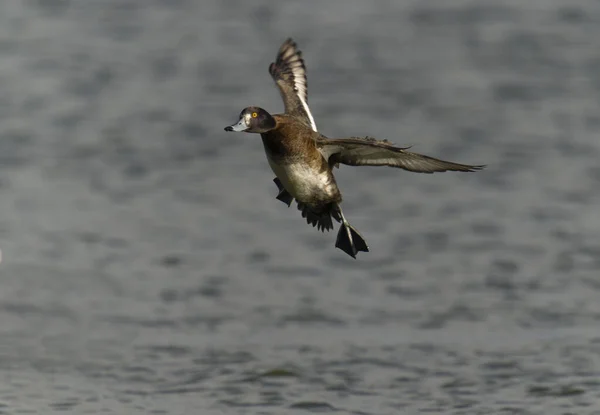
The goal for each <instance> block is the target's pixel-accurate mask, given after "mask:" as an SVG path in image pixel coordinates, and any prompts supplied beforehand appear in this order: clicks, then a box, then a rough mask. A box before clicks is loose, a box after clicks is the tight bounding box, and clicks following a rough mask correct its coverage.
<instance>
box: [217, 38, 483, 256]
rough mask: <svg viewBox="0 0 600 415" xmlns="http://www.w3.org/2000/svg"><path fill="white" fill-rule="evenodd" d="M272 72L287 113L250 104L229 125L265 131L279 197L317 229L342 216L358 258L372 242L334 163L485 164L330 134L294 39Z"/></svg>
mask: <svg viewBox="0 0 600 415" xmlns="http://www.w3.org/2000/svg"><path fill="white" fill-rule="evenodd" d="M269 73H270V74H271V76H272V77H273V80H274V81H275V84H276V85H277V87H278V88H279V92H280V93H281V97H282V99H283V104H284V107H285V113H284V114H275V115H271V114H269V113H268V112H267V111H265V110H264V109H262V108H259V107H247V108H245V109H244V110H243V111H242V113H241V114H240V117H239V120H238V122H237V123H236V124H233V125H231V126H228V127H225V130H226V131H244V132H249V133H258V134H260V135H261V138H262V142H263V145H264V148H265V154H266V156H267V161H268V162H269V165H270V166H271V169H272V170H273V172H274V173H275V175H276V178H275V179H274V180H273V181H274V182H275V184H276V185H277V188H278V190H279V194H278V195H277V199H279V200H281V201H282V202H283V203H285V204H286V205H288V206H289V205H290V204H291V203H292V201H293V200H294V199H295V200H296V202H297V204H298V209H299V210H300V211H301V212H302V216H303V217H304V218H306V220H307V222H308V223H309V224H311V225H313V226H315V227H317V229H320V230H323V231H324V230H330V229H333V222H332V219H335V220H336V221H338V222H341V226H340V230H339V232H338V236H337V240H336V245H335V246H336V247H337V248H340V249H342V250H343V251H344V252H346V253H347V254H348V255H350V256H352V257H353V258H356V254H357V253H358V252H359V251H363V252H368V251H369V248H368V246H367V244H366V242H365V241H364V239H363V238H362V236H361V235H360V234H359V233H358V231H357V230H356V229H354V228H353V227H352V226H351V225H350V224H349V223H348V221H347V220H346V218H345V217H344V214H343V213H342V209H341V208H340V203H341V202H342V195H341V193H340V190H339V188H338V186H337V183H336V181H335V177H334V176H333V171H332V168H333V167H334V166H339V164H346V165H349V166H389V167H396V168H400V169H404V170H407V171H411V172H416V173H435V172H445V171H460V172H474V171H477V170H481V169H482V168H484V167H485V166H482V165H468V164H460V163H454V162H450V161H444V160H440V159H436V158H433V157H429V156H425V155H422V154H418V153H413V152H410V151H407V150H408V148H409V147H395V146H394V145H393V144H392V143H390V142H389V141H387V140H377V139H375V138H372V137H365V138H358V137H350V138H336V139H329V138H327V137H325V136H324V135H322V134H320V133H319V132H318V131H317V126H316V124H315V121H314V119H313V116H312V114H311V112H310V108H309V107H308V86H307V85H308V84H307V80H306V66H305V64H304V60H303V59H302V54H301V52H300V51H299V50H298V48H297V47H296V43H295V42H294V41H292V40H291V39H288V40H286V41H285V42H284V43H283V45H281V47H280V48H279V51H278V53H277V58H276V60H275V62H273V63H271V65H270V66H269Z"/></svg>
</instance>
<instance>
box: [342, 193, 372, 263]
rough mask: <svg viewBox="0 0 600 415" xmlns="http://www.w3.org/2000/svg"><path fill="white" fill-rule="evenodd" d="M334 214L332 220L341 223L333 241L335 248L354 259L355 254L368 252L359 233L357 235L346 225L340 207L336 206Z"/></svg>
mask: <svg viewBox="0 0 600 415" xmlns="http://www.w3.org/2000/svg"><path fill="white" fill-rule="evenodd" d="M334 212H335V214H334V219H336V220H337V221H338V222H342V224H341V225H340V230H339V231H338V234H337V239H336V241H335V247H336V248H340V249H341V250H342V251H344V252H345V253H347V254H348V255H350V256H351V257H352V258H354V259H356V254H357V253H358V252H360V251H362V252H369V247H368V246H367V243H366V242H365V240H364V239H363V237H362V236H361V235H360V233H358V231H357V230H356V229H355V228H354V227H353V226H351V225H350V224H349V223H348V221H347V220H346V218H345V217H344V214H343V213H342V209H341V208H340V205H338V204H336V209H335V210H334Z"/></svg>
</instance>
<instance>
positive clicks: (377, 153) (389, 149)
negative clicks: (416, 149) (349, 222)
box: [316, 136, 485, 173]
mask: <svg viewBox="0 0 600 415" xmlns="http://www.w3.org/2000/svg"><path fill="white" fill-rule="evenodd" d="M316 142H317V148H318V149H319V151H320V152H321V154H323V156H324V157H325V158H326V159H327V160H328V161H329V164H330V165H332V166H333V165H336V164H338V163H341V164H346V165H349V166H390V167H396V168H400V169H404V170H408V171H411V172H415V173H436V172H444V171H462V172H473V171H477V170H481V169H483V168H484V167H485V166H484V165H469V164H460V163H453V162H451V161H445V160H440V159H436V158H434V157H429V156H425V155H422V154H418V153H413V152H410V151H406V150H407V149H408V148H410V147H394V146H393V145H392V144H391V143H390V142H389V141H387V140H376V139H374V138H370V137H367V138H358V137H352V138H338V139H327V138H324V137H323V136H321V138H319V139H317V140H316Z"/></svg>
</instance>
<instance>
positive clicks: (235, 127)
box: [225, 118, 248, 132]
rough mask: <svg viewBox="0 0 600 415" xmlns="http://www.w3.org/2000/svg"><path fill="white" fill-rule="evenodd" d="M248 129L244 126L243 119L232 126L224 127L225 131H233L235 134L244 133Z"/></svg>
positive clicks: (244, 121)
mask: <svg viewBox="0 0 600 415" xmlns="http://www.w3.org/2000/svg"><path fill="white" fill-rule="evenodd" d="M247 129H248V126H247V125H246V120H245V119H244V118H240V120H239V121H238V122H237V123H235V124H233V125H228V126H227V127H225V131H235V132H243V131H246V130H247Z"/></svg>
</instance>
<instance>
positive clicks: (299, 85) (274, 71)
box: [269, 39, 317, 131]
mask: <svg viewBox="0 0 600 415" xmlns="http://www.w3.org/2000/svg"><path fill="white" fill-rule="evenodd" d="M269 73H270V74H271V77H272V78H273V80H274V81H275V83H276V84H277V87H278V88H279V92H281V98H283V104H284V106H285V112H286V114H290V115H295V116H296V117H299V118H301V119H304V120H305V122H306V123H307V124H308V125H310V126H311V127H312V129H313V130H314V131H317V125H316V124H315V120H314V118H313V116H312V114H311V113H310V109H309V108H308V84H307V82H306V66H304V60H303V59H302V52H300V51H299V50H298V48H297V47H296V42H294V41H293V40H292V39H287V40H286V41H285V42H284V43H283V45H281V47H280V48H279V52H278V53H277V59H276V60H275V62H273V63H272V64H271V65H269Z"/></svg>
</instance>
